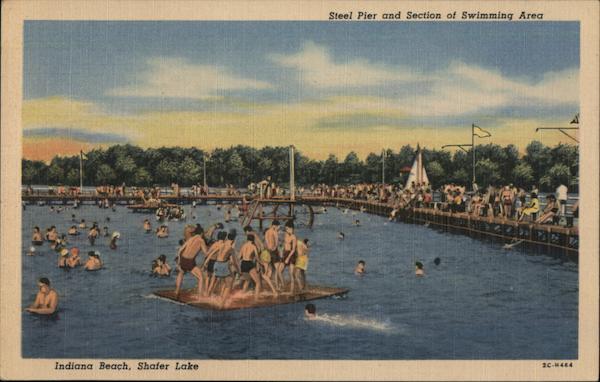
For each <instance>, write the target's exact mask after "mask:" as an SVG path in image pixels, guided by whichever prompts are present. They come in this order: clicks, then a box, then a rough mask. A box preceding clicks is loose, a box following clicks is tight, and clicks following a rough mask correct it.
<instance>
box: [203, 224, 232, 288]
mask: <svg viewBox="0 0 600 382" xmlns="http://www.w3.org/2000/svg"><path fill="white" fill-rule="evenodd" d="M225 240H227V232H225V231H220V232H219V233H218V234H217V241H215V242H214V243H212V245H210V247H209V248H208V253H207V254H206V257H205V258H204V262H203V263H202V270H204V271H206V275H207V277H206V279H205V281H204V290H205V293H204V294H205V295H210V293H211V292H212V289H213V288H214V286H215V282H216V279H215V277H214V267H215V263H216V262H217V256H218V255H219V252H221V248H223V245H224V244H225Z"/></svg>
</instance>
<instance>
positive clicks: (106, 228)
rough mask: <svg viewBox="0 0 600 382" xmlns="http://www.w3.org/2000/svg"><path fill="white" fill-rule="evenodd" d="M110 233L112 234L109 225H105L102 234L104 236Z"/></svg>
mask: <svg viewBox="0 0 600 382" xmlns="http://www.w3.org/2000/svg"><path fill="white" fill-rule="evenodd" d="M109 235H110V234H109V233H108V227H107V226H104V227H103V228H102V236H104V237H108V236H109Z"/></svg>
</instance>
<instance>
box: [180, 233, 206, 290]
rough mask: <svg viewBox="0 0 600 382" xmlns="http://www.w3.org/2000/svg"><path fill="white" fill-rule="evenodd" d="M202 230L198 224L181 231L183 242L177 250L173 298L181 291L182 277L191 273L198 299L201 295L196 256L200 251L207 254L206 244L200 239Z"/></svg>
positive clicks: (200, 274) (199, 274) (200, 280)
mask: <svg viewBox="0 0 600 382" xmlns="http://www.w3.org/2000/svg"><path fill="white" fill-rule="evenodd" d="M203 233H204V230H203V229H202V226H201V225H200V224H196V225H187V226H186V227H185V229H184V231H183V236H184V238H185V242H184V243H183V245H182V246H181V248H179V253H178V254H177V257H178V264H177V265H178V271H179V273H178V274H177V279H176V280H175V298H176V299H178V298H179V292H180V290H181V284H182V283H183V277H184V275H185V274H186V273H187V272H191V273H192V275H193V276H194V277H195V278H196V279H197V280H198V297H200V296H201V294H202V279H203V275H202V270H200V268H199V267H198V266H197V265H196V256H198V253H200V251H202V252H203V253H205V254H206V253H207V249H206V243H205V242H204V239H202V234H203Z"/></svg>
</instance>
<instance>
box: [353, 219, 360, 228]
mask: <svg viewBox="0 0 600 382" xmlns="http://www.w3.org/2000/svg"><path fill="white" fill-rule="evenodd" d="M354 225H355V226H357V227H360V220H358V219H356V220H355V221H354Z"/></svg>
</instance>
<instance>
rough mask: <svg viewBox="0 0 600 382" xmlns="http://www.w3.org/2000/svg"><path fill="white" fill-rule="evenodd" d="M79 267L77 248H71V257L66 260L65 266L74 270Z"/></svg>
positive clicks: (79, 258)
mask: <svg viewBox="0 0 600 382" xmlns="http://www.w3.org/2000/svg"><path fill="white" fill-rule="evenodd" d="M79 265H81V257H80V256H79V248H77V247H73V248H71V256H69V258H68V259H67V266H68V267H69V268H75V267H77V266H79Z"/></svg>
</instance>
